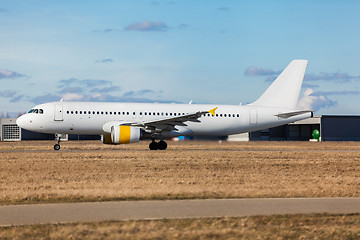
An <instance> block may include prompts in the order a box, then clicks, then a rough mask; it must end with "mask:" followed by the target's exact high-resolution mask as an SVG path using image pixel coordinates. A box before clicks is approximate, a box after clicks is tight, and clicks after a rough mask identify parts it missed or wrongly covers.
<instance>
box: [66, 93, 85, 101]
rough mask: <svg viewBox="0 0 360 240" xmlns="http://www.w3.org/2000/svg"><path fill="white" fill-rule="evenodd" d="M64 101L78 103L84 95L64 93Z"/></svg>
mask: <svg viewBox="0 0 360 240" xmlns="http://www.w3.org/2000/svg"><path fill="white" fill-rule="evenodd" d="M63 99H64V101H80V100H83V99H84V95H82V94H78V93H66V94H64V95H63Z"/></svg>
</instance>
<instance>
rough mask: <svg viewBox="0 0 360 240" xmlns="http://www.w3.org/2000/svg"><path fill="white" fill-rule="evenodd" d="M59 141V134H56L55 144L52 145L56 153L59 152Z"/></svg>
mask: <svg viewBox="0 0 360 240" xmlns="http://www.w3.org/2000/svg"><path fill="white" fill-rule="evenodd" d="M60 139H61V134H56V140H57V144H55V145H54V150H56V151H58V150H60Z"/></svg>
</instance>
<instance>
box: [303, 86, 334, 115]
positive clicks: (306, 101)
mask: <svg viewBox="0 0 360 240" xmlns="http://www.w3.org/2000/svg"><path fill="white" fill-rule="evenodd" d="M314 93H315V91H314V90H313V89H311V88H308V89H306V90H305V92H304V94H303V96H302V98H301V99H300V100H299V102H298V104H297V106H298V107H299V108H300V109H304V110H308V109H309V110H314V111H317V110H319V109H320V108H327V107H333V106H336V105H337V102H336V101H333V100H331V99H329V98H328V97H326V96H323V95H320V96H314V95H313V94H314Z"/></svg>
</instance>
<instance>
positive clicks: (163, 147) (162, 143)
mask: <svg viewBox="0 0 360 240" xmlns="http://www.w3.org/2000/svg"><path fill="white" fill-rule="evenodd" d="M158 147H159V150H165V149H166V148H167V143H166V142H165V141H163V140H161V141H160V142H158Z"/></svg>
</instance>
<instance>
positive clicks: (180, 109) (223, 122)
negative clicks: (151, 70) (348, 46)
mask: <svg viewBox="0 0 360 240" xmlns="http://www.w3.org/2000/svg"><path fill="white" fill-rule="evenodd" d="M55 105H61V106H62V120H59V119H58V118H59V112H58V113H57V114H56V113H55ZM215 107H218V109H217V110H216V116H212V115H211V114H206V115H204V116H201V117H200V118H199V119H198V120H199V121H200V122H190V121H187V122H185V124H186V125H187V126H185V127H177V128H178V129H179V130H180V131H181V132H183V133H186V134H183V135H200V136H201V135H202V136H226V135H230V134H237V133H243V132H251V131H257V130H260V129H264V128H269V127H275V126H280V125H283V124H287V123H290V122H294V121H298V120H302V119H306V118H309V117H311V113H304V114H301V115H297V116H295V117H291V118H287V119H280V118H278V117H277V116H275V115H276V114H278V113H282V112H291V111H295V109H284V108H274V107H255V106H239V105H210V104H209V105H205V104H201V105H200V104H160V103H109V102H106V103H102V102H97V103H95V102H52V103H45V104H40V105H37V106H35V107H34V109H43V111H44V113H43V114H36V113H28V114H24V115H23V116H21V117H20V118H19V119H18V121H17V123H18V125H19V126H20V127H23V128H25V129H28V130H31V131H36V132H43V133H68V134H99V135H100V134H106V133H107V132H104V130H103V125H104V124H105V123H108V122H111V121H114V122H119V123H141V122H147V121H152V120H160V119H166V118H172V117H174V113H175V114H176V116H178V115H179V114H180V115H181V114H183V113H185V114H186V113H195V112H198V111H207V110H210V109H213V108H215ZM250 109H251V110H250ZM80 112H81V114H80ZM84 112H86V113H84ZM89 112H90V114H89ZM98 112H99V114H98ZM110 112H111V113H112V114H110ZM114 112H115V113H116V114H114ZM119 112H120V114H118V113H119ZM145 112H146V115H145ZM149 112H150V113H151V115H149ZM94 113H95V114H94ZM106 113H107V114H106ZM123 113H125V114H123ZM134 113H135V115H134ZM140 113H142V115H140ZM153 113H155V114H156V115H153ZM158 113H159V115H158ZM170 113H171V115H170ZM166 114H168V115H167V116H166ZM250 114H251V115H252V117H250ZM225 115H226V116H225ZM55 118H57V120H55ZM185 130H189V131H185ZM165 135H167V136H169V134H165ZM172 135H179V134H175V133H174V134H172ZM170 136H171V134H170Z"/></svg>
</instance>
